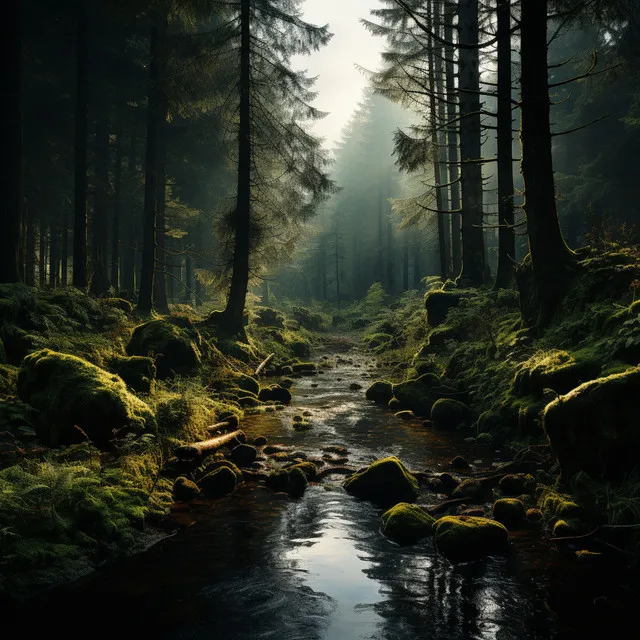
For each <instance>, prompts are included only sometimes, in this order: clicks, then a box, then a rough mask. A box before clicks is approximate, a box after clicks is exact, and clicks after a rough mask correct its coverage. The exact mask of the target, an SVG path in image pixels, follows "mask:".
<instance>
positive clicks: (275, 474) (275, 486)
mask: <svg viewBox="0 0 640 640" xmlns="http://www.w3.org/2000/svg"><path fill="white" fill-rule="evenodd" d="M288 482H289V473H288V472H287V471H286V469H278V470H277V471H272V472H271V473H270V474H269V475H268V476H267V479H266V480H265V483H266V485H267V487H269V489H272V490H273V491H276V492H279V491H286V490H287V484H288Z"/></svg>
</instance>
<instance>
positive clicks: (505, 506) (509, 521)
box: [493, 498, 526, 529]
mask: <svg viewBox="0 0 640 640" xmlns="http://www.w3.org/2000/svg"><path fill="white" fill-rule="evenodd" d="M525 517H526V511H525V508H524V505H523V504H522V502H520V500H516V499H515V498H500V499H499V500H496V501H495V502H494V503H493V518H494V520H497V521H498V522H500V523H501V524H503V525H504V526H505V527H507V529H518V528H520V527H521V526H522V525H523V524H524V521H525Z"/></svg>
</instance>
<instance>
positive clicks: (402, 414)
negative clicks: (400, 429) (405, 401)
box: [395, 409, 415, 420]
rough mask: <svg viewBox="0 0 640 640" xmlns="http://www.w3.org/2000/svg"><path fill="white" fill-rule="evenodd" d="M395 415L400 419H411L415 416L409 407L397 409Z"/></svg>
mask: <svg viewBox="0 0 640 640" xmlns="http://www.w3.org/2000/svg"><path fill="white" fill-rule="evenodd" d="M395 416H396V418H400V420H411V419H412V418H415V415H414V414H413V411H411V410H410V409H403V410H402V411H398V412H396V414H395Z"/></svg>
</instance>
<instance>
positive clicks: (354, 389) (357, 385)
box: [349, 382, 362, 391]
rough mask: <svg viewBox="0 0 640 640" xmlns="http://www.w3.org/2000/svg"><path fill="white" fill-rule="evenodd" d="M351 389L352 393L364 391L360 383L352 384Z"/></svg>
mask: <svg viewBox="0 0 640 640" xmlns="http://www.w3.org/2000/svg"><path fill="white" fill-rule="evenodd" d="M349 389H350V390H351V391H358V390H359V389H362V385H361V384H359V383H357V382H352V383H351V384H350V385H349Z"/></svg>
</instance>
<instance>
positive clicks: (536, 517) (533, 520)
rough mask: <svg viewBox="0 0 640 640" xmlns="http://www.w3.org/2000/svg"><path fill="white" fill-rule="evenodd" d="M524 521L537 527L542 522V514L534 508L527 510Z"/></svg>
mask: <svg viewBox="0 0 640 640" xmlns="http://www.w3.org/2000/svg"><path fill="white" fill-rule="evenodd" d="M525 517H526V519H527V522H528V523H529V524H532V525H539V524H540V523H541V522H542V518H543V514H542V511H540V509H536V508H535V507H533V508H531V509H527V513H526V516H525Z"/></svg>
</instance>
